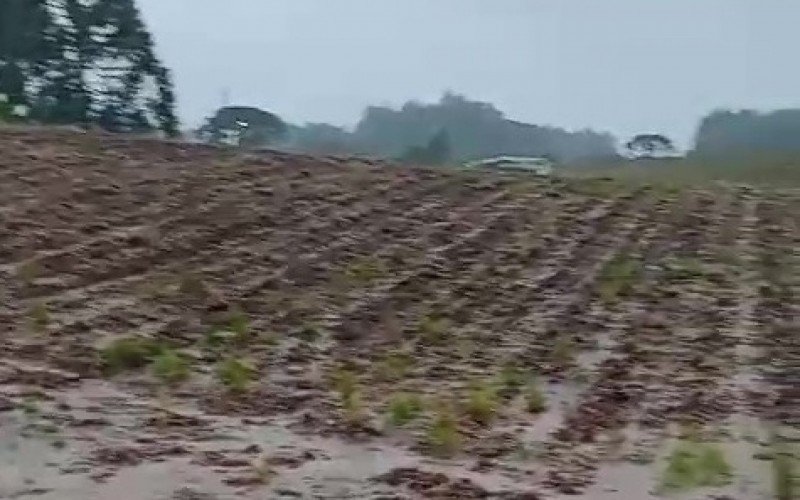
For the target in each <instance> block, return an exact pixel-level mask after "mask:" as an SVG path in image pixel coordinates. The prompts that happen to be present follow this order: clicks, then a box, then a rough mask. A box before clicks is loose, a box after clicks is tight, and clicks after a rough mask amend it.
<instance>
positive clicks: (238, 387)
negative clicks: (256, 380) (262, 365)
mask: <svg viewBox="0 0 800 500" xmlns="http://www.w3.org/2000/svg"><path fill="white" fill-rule="evenodd" d="M254 375H255V368H253V366H252V365H251V364H250V363H248V362H247V361H245V360H242V359H239V358H233V357H231V358H228V359H226V360H224V361H222V362H220V363H219V364H218V365H217V378H219V380H220V382H222V384H223V385H224V386H225V387H227V388H228V390H230V391H231V392H244V391H246V390H247V388H248V387H249V385H250V382H251V381H252V380H253V377H254Z"/></svg>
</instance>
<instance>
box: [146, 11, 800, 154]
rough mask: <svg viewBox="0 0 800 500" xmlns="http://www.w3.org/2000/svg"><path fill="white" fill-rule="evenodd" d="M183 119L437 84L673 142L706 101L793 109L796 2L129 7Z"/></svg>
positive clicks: (378, 98)
mask: <svg viewBox="0 0 800 500" xmlns="http://www.w3.org/2000/svg"><path fill="white" fill-rule="evenodd" d="M138 3H139V6H140V8H141V9H142V14H143V16H144V17H145V21H146V22H147V24H148V26H149V27H150V29H151V30H152V31H153V34H154V36H155V38H156V44H157V51H158V53H159V55H160V56H161V58H162V59H163V60H164V62H165V63H166V65H167V66H168V67H170V68H172V70H173V71H174V76H175V81H176V84H177V93H178V99H179V113H180V116H181V118H182V119H183V122H184V126H189V127H194V126H197V125H198V124H199V123H200V122H201V120H202V119H203V118H205V117H207V116H208V115H210V114H211V113H212V112H213V110H214V109H215V108H217V107H219V106H220V105H221V104H223V90H224V89H226V88H227V89H229V102H230V103H234V104H245V105H252V106H257V107H261V108H264V109H267V110H270V111H273V112H275V113H277V114H279V115H280V116H282V117H283V118H284V119H286V120H288V121H292V122H296V123H302V122H305V121H311V122H328V123H332V124H337V125H348V126H352V125H354V124H355V123H356V122H357V121H358V119H359V117H360V116H361V113H362V112H363V110H364V108H365V107H366V106H368V105H371V104H376V105H391V106H400V105H402V104H403V103H404V102H406V101H408V100H414V99H416V100H422V101H436V100H438V99H439V97H440V96H441V95H442V92H443V91H444V90H447V89H450V90H453V91H455V92H458V93H461V94H464V95H466V96H467V97H469V98H472V99H478V100H483V101H488V102H491V103H493V104H494V105H495V106H496V107H497V108H498V109H500V110H502V111H503V112H505V114H506V115H507V116H508V117H509V118H511V119H515V120H520V121H525V122H529V123H536V124H543V125H544V124H552V125H557V126H562V127H566V128H568V129H581V128H584V127H592V128H595V129H597V130H606V131H609V132H612V133H614V134H617V135H618V136H619V137H622V138H625V137H628V136H631V135H633V134H635V133H639V132H662V133H666V134H668V135H670V136H672V137H673V138H675V139H676V141H677V142H678V143H679V144H680V145H683V146H686V145H688V144H689V143H690V141H691V139H692V137H693V135H694V133H695V130H696V127H697V124H698V121H699V119H700V118H701V117H702V116H703V115H705V114H707V113H708V112H709V111H711V110H713V109H715V108H731V109H739V108H756V109H762V110H770V109H776V108H790V107H800V66H798V65H797V64H794V61H796V49H797V47H800V31H798V30H797V29H796V24H797V22H798V20H800V2H797V1H794V0H759V1H755V0H669V1H658V2H656V1H643V0H604V1H602V2H600V1H597V0H549V1H537V0H493V1H486V0H403V1H391V2H390V1H375V0H336V1H330V0H291V1H288V0H235V1H231V2H224V3H221V2H219V1H218V0H169V1H164V0H138Z"/></svg>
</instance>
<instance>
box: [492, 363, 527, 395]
mask: <svg viewBox="0 0 800 500" xmlns="http://www.w3.org/2000/svg"><path fill="white" fill-rule="evenodd" d="M528 378H529V375H528V374H527V373H525V371H524V370H522V369H520V368H519V367H517V366H514V365H512V364H507V365H505V366H504V367H503V369H502V370H501V371H500V376H499V381H498V382H499V384H500V387H501V388H502V389H503V391H506V392H509V393H512V394H513V393H516V392H517V391H518V390H519V389H520V388H521V387H523V386H524V385H525V382H526V381H527V380H528Z"/></svg>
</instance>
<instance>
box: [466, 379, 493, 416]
mask: <svg viewBox="0 0 800 500" xmlns="http://www.w3.org/2000/svg"><path fill="white" fill-rule="evenodd" d="M466 412H467V415H469V417H470V419H472V421H474V422H475V423H477V424H479V425H483V426H486V425H489V424H490V423H491V422H492V420H493V419H494V417H495V414H496V412H497V389H496V388H495V387H492V386H491V385H489V384H485V383H482V384H477V385H476V386H475V387H473V388H472V389H470V392H469V396H468V397H467V401H466Z"/></svg>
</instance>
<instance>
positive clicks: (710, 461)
mask: <svg viewBox="0 0 800 500" xmlns="http://www.w3.org/2000/svg"><path fill="white" fill-rule="evenodd" d="M731 477H732V469H731V466H730V465H729V464H728V462H727V460H725V456H724V455H723V453H722V450H720V449H719V448H718V447H716V446H713V445H711V444H709V443H700V442H691V441H681V442H679V443H678V445H677V446H676V448H675V450H674V451H673V452H672V454H671V455H670V456H669V458H668V461H667V468H666V470H665V471H664V475H663V477H662V479H661V484H660V490H661V491H662V492H682V491H688V490H692V489H695V488H703V487H719V486H725V485H727V484H729V483H730V481H731Z"/></svg>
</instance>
